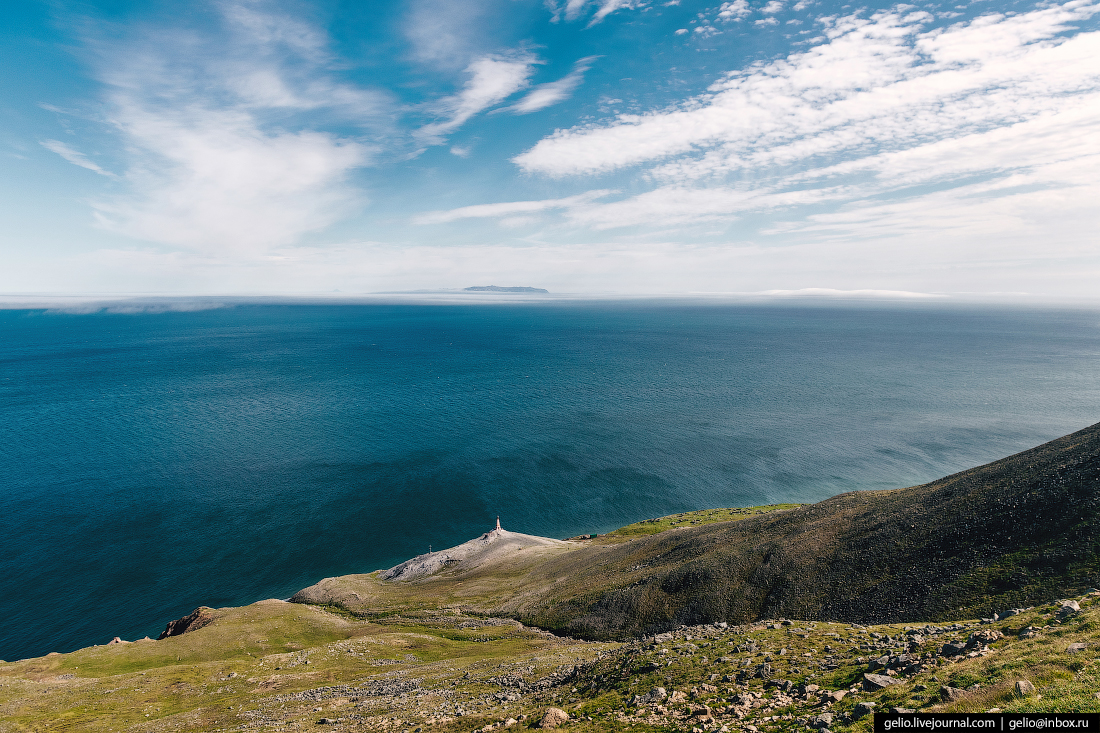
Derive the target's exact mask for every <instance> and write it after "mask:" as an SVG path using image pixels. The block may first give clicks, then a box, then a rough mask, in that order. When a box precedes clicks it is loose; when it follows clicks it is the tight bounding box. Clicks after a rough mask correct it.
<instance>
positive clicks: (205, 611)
mask: <svg viewBox="0 0 1100 733" xmlns="http://www.w3.org/2000/svg"><path fill="white" fill-rule="evenodd" d="M213 620H214V609H213V608H207V607H206V606H199V607H198V608H196V609H195V610H194V611H192V612H191V613H190V614H188V615H187V616H184V617H183V618H178V619H176V620H175V621H169V622H168V625H167V626H165V627H164V631H162V632H161V634H160V636H158V637H157V640H158V641H159V640H161V639H167V638H168V637H169V636H179V635H180V634H186V633H187V632H188V631H195V630H197V629H201V628H202V627H203V626H207V625H208V624H210V622H212V621H213Z"/></svg>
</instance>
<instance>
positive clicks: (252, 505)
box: [0, 303, 1100, 660]
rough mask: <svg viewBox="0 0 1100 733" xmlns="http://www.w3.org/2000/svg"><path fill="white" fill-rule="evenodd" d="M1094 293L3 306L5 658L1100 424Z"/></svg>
mask: <svg viewBox="0 0 1100 733" xmlns="http://www.w3.org/2000/svg"><path fill="white" fill-rule="evenodd" d="M1098 356H1100V315H1098V314H1097V312H1095V311H1069V310H1052V309H1046V310H1031V311H1026V310H1012V309H997V308H989V307H987V308H968V309H967V308H948V307H943V306H940V307H932V306H922V307H914V306H908V307H901V306H898V307H885V306H864V307H839V306H831V307H826V306H820V307H811V306H807V305H799V304H791V305H780V306H751V305H698V304H694V305H693V304H682V303H681V304H670V303H662V304H652V303H634V304H622V303H619V304H615V303H611V304H607V303H604V304H594V303H572V304H560V303H559V304H526V305H525V304H515V305H508V306H501V305H470V306H458V305H359V306H339V305H329V306H304V305H262V306H261V305H240V306H237V307H227V308H219V309H212V310H205V311H198V312H162V313H152V312H150V313H133V314H111V313H96V314H85V315H72V314H63V313H49V312H43V311H0V450H2V453H0V512H2V516H3V518H4V532H3V533H2V534H0V583H2V586H3V587H0V618H3V619H4V623H3V624H2V625H0V658H3V659H8V660H11V659H17V658H21V657H26V656H33V655H40V654H45V653H46V652H49V651H55V650H56V651H69V650H71V649H74V648H78V647H81V646H86V645H89V644H93V643H103V642H106V641H108V640H109V639H110V638H111V637H113V636H115V635H120V636H122V637H123V638H137V637H141V636H144V635H146V634H149V635H152V636H156V635H157V633H159V632H160V631H161V630H162V629H163V628H164V624H165V623H166V622H167V621H169V620H171V619H173V618H176V617H179V616H181V615H183V614H186V613H188V612H190V611H191V610H192V609H194V608H195V607H196V606H198V605H200V604H206V605H211V606H224V605H237V604H243V603H248V602H251V601H254V600H258V599H261V598H267V597H283V598H285V597H288V596H289V595H291V594H292V593H293V592H294V591H296V590H298V589H299V588H301V587H304V586H306V585H309V584H311V583H313V582H315V581H317V580H318V579H320V578H322V577H326V576H332V575H338V574H343V573H350V572H364V571H370V570H374V569H377V568H381V567H388V566H390V565H393V564H395V563H396V562H398V561H400V560H403V559H405V558H407V557H410V556H412V555H415V554H418V553H420V552H424V551H426V550H427V548H428V545H429V544H431V545H434V546H435V547H437V548H440V547H446V546H450V545H453V544H457V543H459V542H462V541H465V540H466V539H469V538H470V537H472V536H474V535H476V534H478V533H480V532H483V531H485V530H486V529H488V528H490V527H491V526H492V523H493V521H494V520H495V517H496V515H498V514H499V515H500V516H501V521H502V523H503V525H504V527H505V528H506V529H512V530H516V531H521V532H528V533H533V534H541V535H548V536H557V537H565V536H568V535H574V534H579V533H581V532H599V531H605V530H609V529H611V528H614V527H618V526H621V525H623V524H627V523H629V522H633V521H636V520H639V519H642V518H645V517H651V516H659V515H664V514H669V513H672V512H676V511H684V510H690V509H699V508H705V507H712V506H737V505H752V504H761V503H770V502H780V501H800V502H807V501H816V500H819V499H823V498H825V497H828V496H831V495H833V494H836V493H839V492H843V491H850V490H853V489H877V488H889V487H899V486H905V485H910V484H914V483H919V482H923V481H926V480H930V479H933V478H937V477H939V476H941V475H944V474H947V473H950V472H953V471H956V470H960V469H963V468H967V467H969V466H972V465H976V464H980V463H983V462H986V461H989V460H992V459H995V458H999V457H1001V456H1004V455H1007V454H1010V453H1013V452H1016V451H1018V450H1021V449H1024V448H1028V447H1030V446H1032V445H1036V444H1038V443H1041V442H1043V441H1045V440H1048V439H1051V438H1054V437H1057V436H1059V435H1062V434H1064V433H1067V432H1070V431H1072V430H1075V429H1078V428H1081V427H1084V426H1086V425H1089V424H1092V423H1094V422H1097V421H1098V420H1100V358H1098Z"/></svg>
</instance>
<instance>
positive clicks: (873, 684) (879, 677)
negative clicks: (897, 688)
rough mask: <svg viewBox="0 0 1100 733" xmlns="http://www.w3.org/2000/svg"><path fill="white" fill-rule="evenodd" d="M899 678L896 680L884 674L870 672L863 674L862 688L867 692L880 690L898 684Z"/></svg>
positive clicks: (899, 682)
mask: <svg viewBox="0 0 1100 733" xmlns="http://www.w3.org/2000/svg"><path fill="white" fill-rule="evenodd" d="M900 684H901V680H896V679H894V678H893V677H887V676H886V675H884V674H870V673H866V674H864V675H863V689H864V690H866V691H867V692H875V691H876V690H881V689H884V688H886V687H889V686H890V685H900Z"/></svg>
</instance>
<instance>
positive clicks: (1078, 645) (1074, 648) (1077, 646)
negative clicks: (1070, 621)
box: [1066, 641, 1089, 654]
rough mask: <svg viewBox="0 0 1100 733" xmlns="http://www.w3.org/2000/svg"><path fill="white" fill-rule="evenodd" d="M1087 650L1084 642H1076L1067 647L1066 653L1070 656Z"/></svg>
mask: <svg viewBox="0 0 1100 733" xmlns="http://www.w3.org/2000/svg"><path fill="white" fill-rule="evenodd" d="M1088 648H1089V647H1088V644H1085V643H1084V642H1080V641H1078V642H1075V643H1073V644H1070V645H1069V646H1067V647H1066V651H1067V652H1069V653H1070V654H1076V653H1078V652H1083V651H1085V650H1086V649H1088Z"/></svg>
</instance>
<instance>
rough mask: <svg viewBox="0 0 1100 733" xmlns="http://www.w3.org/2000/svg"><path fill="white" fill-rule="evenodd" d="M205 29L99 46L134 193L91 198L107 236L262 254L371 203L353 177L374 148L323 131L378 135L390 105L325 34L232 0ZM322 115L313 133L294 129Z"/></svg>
mask: <svg viewBox="0 0 1100 733" xmlns="http://www.w3.org/2000/svg"><path fill="white" fill-rule="evenodd" d="M217 8H218V10H219V12H220V13H221V25H220V26H215V27H214V28H213V29H210V28H207V29H206V30H205V31H204V32H203V33H198V32H189V31H188V30H186V29H181V28H178V27H177V28H174V29H170V28H165V27H153V26H144V27H141V28H139V29H138V31H137V32H136V35H134V36H132V37H130V38H128V39H122V40H112V41H96V40H92V41H90V43H91V45H92V46H93V47H94V48H95V49H96V51H97V53H98V65H99V68H100V77H101V80H102V81H103V82H104V83H105V85H106V88H107V89H108V90H109V93H108V96H107V105H108V117H109V120H110V122H111V123H112V124H113V125H114V127H115V128H116V129H117V131H118V132H119V134H120V135H121V137H122V140H123V143H124V145H125V150H126V156H127V160H128V165H127V169H126V172H125V173H124V174H123V176H122V179H123V181H124V182H125V183H126V184H128V186H127V187H128V188H129V190H130V192H129V193H127V194H122V195H116V196H113V197H109V198H108V197H105V198H101V199H99V200H97V201H93V206H94V208H95V213H96V219H97V221H98V223H99V225H100V226H101V227H103V228H105V229H108V230H111V231H114V232H118V233H121V234H124V235H127V236H131V237H136V238H138V239H143V240H148V241H154V242H160V243H167V244H173V245H180V246H185V247H189V248H194V249H197V250H202V251H209V252H214V251H217V252H222V253H225V254H226V255H227V256H231V255H232V253H239V254H246V253H250V254H252V255H255V254H257V253H262V252H264V251H267V250H269V249H271V248H273V247H278V246H283V245H286V244H289V243H291V242H294V241H296V240H297V239H298V238H299V237H300V236H301V235H303V234H305V233H306V232H311V231H316V230H318V229H322V228H324V227H326V226H328V225H329V224H331V223H333V222H334V221H336V220H337V219H339V218H340V217H342V216H345V215H346V214H347V213H349V212H350V211H352V210H353V209H354V208H355V207H357V206H358V205H360V204H361V203H362V194H361V193H360V192H359V191H357V190H356V189H355V188H354V187H352V186H350V185H349V184H348V182H347V177H348V174H349V173H350V172H351V171H352V170H354V169H355V168H357V167H360V166H363V165H366V164H368V163H369V162H370V161H371V159H372V157H373V155H374V154H375V152H376V149H377V145H376V143H374V142H366V141H364V140H362V139H359V138H349V137H346V136H341V135H339V134H336V133H333V132H330V131H325V130H323V129H317V125H318V124H322V125H323V124H324V120H325V119H326V118H328V119H329V120H330V121H332V122H333V123H335V124H340V125H346V124H348V123H349V122H350V121H354V122H355V123H358V124H360V125H365V126H368V127H369V126H371V125H375V127H374V129H373V130H372V132H373V133H374V135H375V137H376V138H381V137H384V136H385V134H386V132H385V128H384V126H383V125H384V123H382V122H381V120H382V119H383V117H384V115H385V113H387V112H388V110H389V106H390V105H389V101H388V97H387V96H386V95H385V94H382V93H379V92H377V91H374V90H370V89H363V88H360V87H355V86H351V85H348V84H346V83H343V82H341V81H339V80H338V78H337V77H336V75H335V74H334V73H333V72H332V71H331V69H330V66H331V64H332V59H331V58H330V56H329V54H328V52H327V50H326V47H327V38H326V37H325V35H324V33H322V32H321V31H319V30H317V29H315V28H313V27H312V26H310V25H308V24H305V23H303V22H301V21H299V20H297V19H295V18H292V17H290V16H287V15H286V14H283V13H280V12H277V11H273V10H269V9H268V8H269V4H268V3H265V2H247V1H240V2H224V3H221V4H220V5H218V6H217ZM305 112H310V113H311V114H312V116H313V122H314V125H313V126H312V127H306V126H304V125H301V124H297V125H296V124H295V119H296V118H295V115H298V114H301V113H305Z"/></svg>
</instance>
